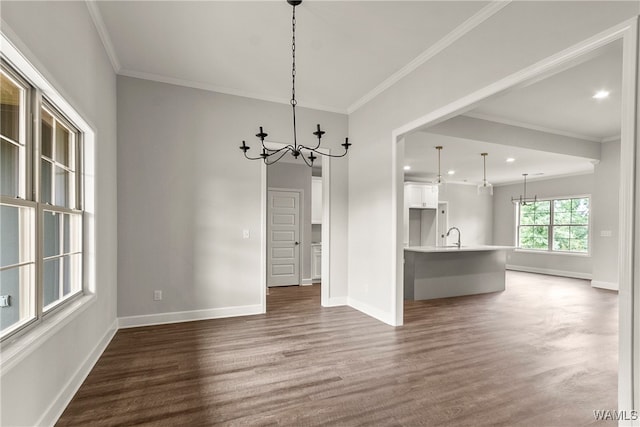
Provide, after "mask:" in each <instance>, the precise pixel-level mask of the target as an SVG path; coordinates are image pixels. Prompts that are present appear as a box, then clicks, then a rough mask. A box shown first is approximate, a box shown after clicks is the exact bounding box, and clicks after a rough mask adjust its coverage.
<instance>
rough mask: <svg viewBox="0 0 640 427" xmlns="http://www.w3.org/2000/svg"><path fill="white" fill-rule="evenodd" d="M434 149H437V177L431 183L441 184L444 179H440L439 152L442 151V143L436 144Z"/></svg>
mask: <svg viewBox="0 0 640 427" xmlns="http://www.w3.org/2000/svg"><path fill="white" fill-rule="evenodd" d="M436 150H438V177H437V178H436V180H435V181H433V183H434V184H435V185H442V184H444V179H442V173H441V172H440V152H441V151H442V145H438V146H436Z"/></svg>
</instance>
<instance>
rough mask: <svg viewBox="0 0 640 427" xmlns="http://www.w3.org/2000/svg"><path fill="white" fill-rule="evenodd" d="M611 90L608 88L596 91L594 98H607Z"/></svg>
mask: <svg viewBox="0 0 640 427" xmlns="http://www.w3.org/2000/svg"><path fill="white" fill-rule="evenodd" d="M610 93H611V92H609V91H608V90H599V91H597V92H596V93H595V95H593V99H605V98H608V97H609V94H610Z"/></svg>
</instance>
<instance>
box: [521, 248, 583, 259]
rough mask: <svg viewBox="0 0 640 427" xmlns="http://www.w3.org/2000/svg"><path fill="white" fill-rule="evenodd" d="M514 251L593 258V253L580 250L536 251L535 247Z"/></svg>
mask: <svg viewBox="0 0 640 427" xmlns="http://www.w3.org/2000/svg"><path fill="white" fill-rule="evenodd" d="M514 252H519V253H525V254H538V255H561V256H576V257H581V258H591V254H588V253H587V254H585V253H578V252H560V251H536V250H534V249H514Z"/></svg>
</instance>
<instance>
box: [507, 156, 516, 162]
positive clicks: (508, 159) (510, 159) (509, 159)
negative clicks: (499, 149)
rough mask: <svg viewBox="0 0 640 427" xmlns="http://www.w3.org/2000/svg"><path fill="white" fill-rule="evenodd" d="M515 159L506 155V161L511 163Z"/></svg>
mask: <svg viewBox="0 0 640 427" xmlns="http://www.w3.org/2000/svg"><path fill="white" fill-rule="evenodd" d="M515 161H516V159H514V158H513V157H507V163H513V162H515Z"/></svg>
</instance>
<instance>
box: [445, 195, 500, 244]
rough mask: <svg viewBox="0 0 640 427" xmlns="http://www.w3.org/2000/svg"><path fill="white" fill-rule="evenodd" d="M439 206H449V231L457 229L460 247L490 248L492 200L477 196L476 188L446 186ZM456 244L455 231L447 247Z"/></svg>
mask: <svg viewBox="0 0 640 427" xmlns="http://www.w3.org/2000/svg"><path fill="white" fill-rule="evenodd" d="M438 201H439V202H448V204H449V207H448V211H447V214H448V218H449V221H448V222H449V223H448V227H458V228H459V229H460V235H461V237H460V242H461V244H462V245H465V246H469V245H490V244H492V241H493V199H492V197H491V196H487V195H479V194H478V189H477V187H476V186H475V185H466V184H445V185H443V186H442V187H441V188H440V193H439V194H438ZM457 241H458V235H457V233H456V232H455V231H454V232H452V233H451V235H450V236H449V237H447V244H448V245H451V244H454V243H456V242H457Z"/></svg>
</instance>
